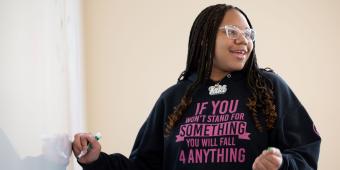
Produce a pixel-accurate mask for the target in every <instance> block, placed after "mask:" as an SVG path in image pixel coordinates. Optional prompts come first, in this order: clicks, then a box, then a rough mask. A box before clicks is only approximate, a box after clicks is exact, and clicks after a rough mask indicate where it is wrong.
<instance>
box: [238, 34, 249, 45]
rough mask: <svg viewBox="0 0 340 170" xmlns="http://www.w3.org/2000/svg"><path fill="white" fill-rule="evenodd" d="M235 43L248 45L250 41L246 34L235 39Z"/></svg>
mask: <svg viewBox="0 0 340 170" xmlns="http://www.w3.org/2000/svg"><path fill="white" fill-rule="evenodd" d="M235 43H236V44H245V45H247V44H248V43H249V40H248V39H247V38H246V37H245V36H244V34H239V36H238V37H237V38H236V39H235Z"/></svg>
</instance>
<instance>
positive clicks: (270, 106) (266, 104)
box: [164, 4, 277, 136]
mask: <svg viewBox="0 0 340 170" xmlns="http://www.w3.org/2000/svg"><path fill="white" fill-rule="evenodd" d="M229 9H236V10H238V11H240V12H241V13H242V14H243V15H244V16H245V17H246V19H247V21H248V24H249V26H250V27H252V26H251V23H250V21H249V19H248V17H247V16H246V15H245V13H244V12H243V11H241V10H240V9H238V8H237V7H233V6H230V5H225V4H218V5H214V6H210V7H207V8H206V9H204V10H203V11H202V12H201V13H200V14H199V15H198V16H197V18H196V19H195V21H194V23H193V26H192V28H191V31H190V36H189V44H188V56H187V64H186V69H185V71H183V72H182V73H181V75H180V76H179V78H178V81H180V80H182V79H187V78H188V77H189V76H190V75H191V74H193V73H197V79H196V80H195V81H194V82H193V83H192V84H191V85H190V86H189V87H188V88H187V90H186V92H185V93H184V95H183V97H182V98H181V101H180V103H179V104H178V105H177V106H176V107H175V108H174V112H172V113H170V114H169V115H168V119H167V122H166V124H165V129H164V136H168V135H169V134H170V133H171V130H172V129H173V127H174V126H175V125H176V123H177V122H178V121H179V120H180V119H181V117H182V115H183V113H184V112H185V111H186V109H187V108H188V107H189V105H190V104H191V102H192V94H193V93H194V92H195V90H197V88H198V87H199V85H200V84H202V83H204V82H206V81H207V80H208V79H209V78H210V74H211V70H212V65H213V56H214V49H215V40H216V34H217V30H218V27H219V24H220V23H221V22H222V20H223V17H224V14H225V13H226V12H227V11H228V10H229ZM244 69H245V70H246V71H247V73H248V74H247V82H248V86H249V88H250V90H251V93H252V96H251V97H250V98H249V99H248V103H247V106H248V108H249V111H250V113H251V114H252V117H253V120H254V123H255V125H256V128H257V129H258V130H259V131H263V127H262V124H261V121H260V120H259V117H258V113H265V114H264V115H265V117H266V125H267V128H269V129H270V128H272V127H273V126H274V123H275V121H276V118H277V113H276V111H275V105H274V102H273V91H272V87H271V86H270V85H271V83H270V81H269V80H267V79H266V78H265V77H263V76H262V75H261V72H260V69H259V68H258V66H257V61H256V55H255V42H254V49H253V51H252V52H251V54H250V58H249V59H248V61H247V63H246V65H245V68H244Z"/></svg>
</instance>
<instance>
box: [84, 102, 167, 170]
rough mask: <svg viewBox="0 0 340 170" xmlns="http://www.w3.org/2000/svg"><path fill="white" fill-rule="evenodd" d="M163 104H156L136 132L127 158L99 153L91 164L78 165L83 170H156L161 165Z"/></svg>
mask: <svg viewBox="0 0 340 170" xmlns="http://www.w3.org/2000/svg"><path fill="white" fill-rule="evenodd" d="M163 110H164V106H163V102H162V100H161V98H160V99H158V101H157V102H156V104H155V106H154V108H153V109H152V111H151V113H150V115H149V117H148V118H147V120H146V121H145V122H144V124H143V126H142V127H141V129H140V130H139V132H138V135H137V137H136V140H135V143H134V146H133V149H132V152H131V155H130V157H129V158H127V157H125V156H124V155H122V154H118V153H116V154H111V155H108V154H106V153H104V152H101V153H100V156H99V158H98V159H97V160H96V161H95V162H93V163H91V164H86V165H84V164H80V165H81V166H82V167H83V169H84V170H137V169H138V170H158V169H162V163H163Z"/></svg>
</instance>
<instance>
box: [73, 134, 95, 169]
mask: <svg viewBox="0 0 340 170" xmlns="http://www.w3.org/2000/svg"><path fill="white" fill-rule="evenodd" d="M89 145H91V147H90V148H89ZM72 150H73V153H74V155H75V156H76V157H77V158H78V161H79V162H80V163H83V164H89V163H92V162H94V161H96V160H97V159H98V158H99V154H100V151H101V146H100V144H99V142H98V141H97V140H96V139H95V138H94V136H93V135H92V134H91V133H78V134H76V135H74V141H73V143H72ZM81 151H86V154H85V155H83V156H82V157H81V158H79V157H78V156H79V154H80V152H81Z"/></svg>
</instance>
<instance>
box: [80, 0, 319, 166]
mask: <svg viewBox="0 0 340 170" xmlns="http://www.w3.org/2000/svg"><path fill="white" fill-rule="evenodd" d="M320 142H321V139H320V137H319V135H318V133H317V131H316V129H315V126H314V124H313V122H312V120H311V119H310V117H309V116H308V114H307V112H306V110H305V109H304V107H303V106H302V105H301V103H300V102H299V100H298V99H297V98H296V96H295V95H294V93H293V92H292V91H291V89H290V88H289V87H288V86H287V84H286V83H285V82H284V81H283V80H282V79H281V78H280V77H279V76H278V75H276V74H275V73H273V72H272V71H271V70H270V69H259V67H258V65H257V61H256V55H255V32H254V30H253V28H252V25H251V23H250V21H249V19H248V17H247V16H246V14H245V13H244V12H242V11H241V10H240V9H239V8H237V7H233V6H229V5H224V4H218V5H213V6H210V7H207V8H206V9H204V10H203V11H202V12H201V13H200V14H199V15H198V17H197V18H196V20H195V22H194V24H193V26H192V29H191V32H190V39H189V52H188V58H187V66H186V69H185V71H184V72H183V73H182V74H181V75H180V77H179V79H178V83H177V84H175V85H174V86H172V87H170V88H169V89H167V90H166V91H165V92H163V93H162V94H161V96H160V98H159V99H158V101H157V102H156V104H155V106H154V108H153V110H152V111H151V113H150V115H149V117H148V118H147V120H146V122H145V123H144V125H143V126H142V128H141V129H140V131H139V133H138V136H137V139H136V141H135V144H134V146H133V150H132V152H131V155H130V157H129V158H126V157H125V156H123V155H121V154H111V155H108V154H106V153H104V152H101V147H100V144H99V143H98V142H97V141H96V140H95V139H94V138H93V136H92V135H91V134H89V133H83V134H81V133H80V134H76V135H75V139H74V142H73V151H74V154H75V155H76V156H77V155H79V153H80V152H81V150H83V149H86V148H87V145H88V143H90V144H91V145H92V149H91V150H89V151H88V153H87V154H86V155H84V156H83V157H81V158H80V159H78V162H79V163H80V164H81V165H82V166H83V168H84V169H96V170H101V169H107V170H130V169H138V170H203V169H209V170H228V169H229V170H245V169H255V170H274V169H299V170H304V169H317V161H318V156H319V148H320Z"/></svg>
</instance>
